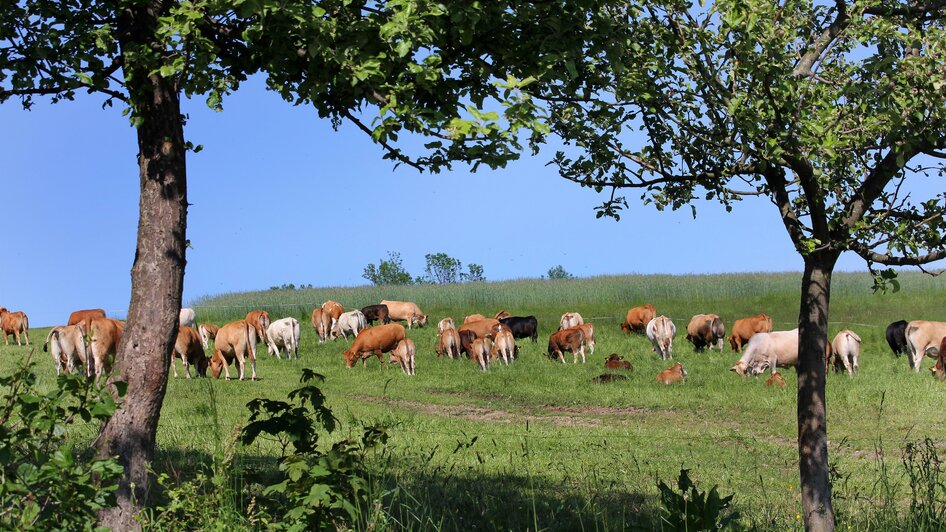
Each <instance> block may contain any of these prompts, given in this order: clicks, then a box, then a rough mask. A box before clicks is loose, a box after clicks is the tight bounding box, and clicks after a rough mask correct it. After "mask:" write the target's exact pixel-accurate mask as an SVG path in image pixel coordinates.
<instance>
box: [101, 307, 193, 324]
mask: <svg viewBox="0 0 946 532" xmlns="http://www.w3.org/2000/svg"><path fill="white" fill-rule="evenodd" d="M102 317H103V318H104V317H105V316H102ZM177 321H178V322H179V325H180V326H182V327H192V328H193V327H197V314H196V313H194V309H192V308H182V309H181V311H180V312H178V313H177Z"/></svg>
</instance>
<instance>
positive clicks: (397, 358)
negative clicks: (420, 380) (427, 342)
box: [390, 338, 417, 375]
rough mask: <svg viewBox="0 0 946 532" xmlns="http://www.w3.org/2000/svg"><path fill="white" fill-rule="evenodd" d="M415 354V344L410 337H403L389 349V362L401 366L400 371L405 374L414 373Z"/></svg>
mask: <svg viewBox="0 0 946 532" xmlns="http://www.w3.org/2000/svg"><path fill="white" fill-rule="evenodd" d="M416 355H417V346H415V345H414V341H413V340H411V339H410V338H405V339H403V340H401V341H400V342H398V343H397V347H395V348H394V350H393V351H391V359H390V360H391V362H397V363H398V364H399V365H400V366H401V371H403V372H404V374H405V375H414V374H415V367H414V358H415V356H416Z"/></svg>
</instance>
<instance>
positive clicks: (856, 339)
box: [828, 329, 861, 375]
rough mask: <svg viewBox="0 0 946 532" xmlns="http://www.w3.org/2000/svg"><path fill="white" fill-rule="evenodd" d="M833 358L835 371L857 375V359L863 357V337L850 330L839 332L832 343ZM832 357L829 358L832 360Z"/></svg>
mask: <svg viewBox="0 0 946 532" xmlns="http://www.w3.org/2000/svg"><path fill="white" fill-rule="evenodd" d="M831 356H833V357H834V371H835V372H839V371H847V373H848V375H853V374H854V373H857V370H858V365H857V359H858V358H860V356H861V337H860V336H858V335H856V334H854V332H853V331H851V330H849V329H844V330H843V331H841V332H839V333H838V334H837V336H835V337H834V340H832V341H831ZM831 356H829V357H828V359H829V360H830V358H831Z"/></svg>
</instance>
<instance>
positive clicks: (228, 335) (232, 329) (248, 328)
mask: <svg viewBox="0 0 946 532" xmlns="http://www.w3.org/2000/svg"><path fill="white" fill-rule="evenodd" d="M267 317H268V316H267ZM247 358H249V359H250V366H251V367H252V368H253V377H252V378H253V380H254V381H255V380H256V329H255V328H254V327H253V325H252V324H250V323H249V322H247V321H246V320H238V321H231V322H230V323H228V324H226V325H224V326H223V327H220V330H218V331H217V338H216V339H215V340H214V354H213V358H211V359H210V373H211V375H213V377H214V378H215V379H219V378H220V370H221V369H222V370H223V373H224V376H225V378H226V380H230V362H231V361H232V360H234V359H236V363H237V368H238V369H239V374H240V380H241V381H242V380H243V378H244V376H245V374H244V366H245V364H246V362H245V361H246V359H247Z"/></svg>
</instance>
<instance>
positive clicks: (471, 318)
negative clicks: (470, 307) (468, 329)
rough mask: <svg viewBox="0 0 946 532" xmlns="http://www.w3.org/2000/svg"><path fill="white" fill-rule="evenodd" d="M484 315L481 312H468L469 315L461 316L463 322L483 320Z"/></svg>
mask: <svg viewBox="0 0 946 532" xmlns="http://www.w3.org/2000/svg"><path fill="white" fill-rule="evenodd" d="M485 319H486V316H484V315H482V314H470V315H469V316H467V317H465V318H463V324H467V323H473V322H474V321H480V320H485Z"/></svg>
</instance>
